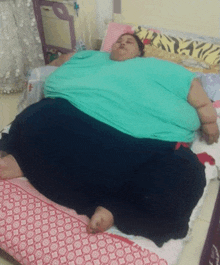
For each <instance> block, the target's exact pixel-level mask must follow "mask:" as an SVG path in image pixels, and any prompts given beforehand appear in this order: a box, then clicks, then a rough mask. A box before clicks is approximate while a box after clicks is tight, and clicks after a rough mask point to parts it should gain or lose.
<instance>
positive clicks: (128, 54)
mask: <svg viewBox="0 0 220 265" xmlns="http://www.w3.org/2000/svg"><path fill="white" fill-rule="evenodd" d="M140 53H141V52H140V51H139V47H138V44H137V42H136V40H135V38H134V37H132V36H131V35H123V36H121V37H119V39H118V40H117V41H116V42H115V43H114V44H113V45H112V52H111V57H110V58H111V59H112V60H114V61H125V60H128V59H132V58H134V57H137V56H140Z"/></svg>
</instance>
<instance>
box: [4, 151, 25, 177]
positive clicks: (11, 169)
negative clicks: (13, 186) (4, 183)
mask: <svg viewBox="0 0 220 265" xmlns="http://www.w3.org/2000/svg"><path fill="white" fill-rule="evenodd" d="M19 177H23V173H22V171H21V169H20V167H19V165H18V163H17V161H16V160H15V158H14V157H13V156H12V155H7V156H5V157H3V158H0V179H13V178H19Z"/></svg>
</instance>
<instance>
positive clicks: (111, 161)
mask: <svg viewBox="0 0 220 265" xmlns="http://www.w3.org/2000/svg"><path fill="white" fill-rule="evenodd" d="M146 122H147V121H146ZM175 146H176V142H166V141H159V140H152V139H142V138H135V137H132V136H130V135H127V134H125V133H122V132H120V131H118V130H116V129H114V128H112V127H111V126H109V125H106V124H104V123H102V122H100V121H98V120H96V119H94V118H92V117H90V116H89V115H87V114H85V113H83V112H82V111H80V110H78V109H77V108H75V107H74V106H72V104H70V103H69V102H68V101H67V100H65V99H59V98H58V99H43V100H41V101H40V102H38V103H36V104H33V105H31V106H29V107H28V108H27V109H25V110H24V111H23V112H22V113H20V114H19V115H18V116H17V117H16V119H15V120H14V121H13V123H12V125H11V128H10V131H9V134H8V135H4V137H3V138H2V140H1V141H0V150H3V151H6V152H7V153H9V154H12V155H13V156H14V157H15V159H16V160H17V162H18V164H19V165H20V167H21V170H22V171H23V173H24V176H25V177H27V178H28V180H29V181H30V182H31V183H32V185H33V186H35V188H36V189H37V190H38V191H39V192H41V193H42V194H44V195H45V196H46V197H48V198H49V199H51V200H53V201H55V202H57V203H59V204H61V205H64V206H67V207H70V208H73V209H74V210H75V211H77V213H78V214H85V215H87V216H88V217H89V218H91V216H92V215H93V213H94V211H95V209H96V207H97V206H103V207H105V208H106V209H108V210H110V211H111V212H112V214H113V216H114V222H115V225H116V226H117V228H118V229H119V230H121V231H122V232H124V233H127V234H132V235H139V236H144V237H146V238H149V239H151V240H153V241H154V242H155V243H156V244H157V245H158V246H162V245H163V243H164V242H166V241H168V240H169V239H178V238H183V237H185V236H186V234H187V231H188V222H189V218H190V215H191V213H192V210H193V208H194V207H195V206H196V204H197V202H198V200H199V199H200V197H201V196H202V194H203V190H204V187H205V184H206V181H205V167H204V166H203V165H202V164H201V163H200V162H199V160H198V158H197V156H196V155H195V154H194V153H193V152H192V151H191V150H190V149H189V148H185V147H183V146H182V147H180V148H179V149H178V150H175Z"/></svg>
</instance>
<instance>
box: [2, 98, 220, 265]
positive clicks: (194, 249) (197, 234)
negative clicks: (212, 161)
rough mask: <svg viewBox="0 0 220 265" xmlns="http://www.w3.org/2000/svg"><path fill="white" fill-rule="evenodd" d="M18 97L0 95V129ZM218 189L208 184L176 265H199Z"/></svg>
mask: <svg viewBox="0 0 220 265" xmlns="http://www.w3.org/2000/svg"><path fill="white" fill-rule="evenodd" d="M19 97H20V95H11V96H8V95H5V96H2V95H0V129H1V128H3V127H4V126H5V125H7V124H9V123H10V122H11V121H12V120H13V119H14V116H15V115H16V112H17V110H16V108H17V103H18V99H19ZM218 187H219V182H218V180H214V181H212V182H211V183H210V186H209V190H208V194H207V197H206V200H205V203H204V205H203V208H202V211H201V214H200V217H199V219H197V221H196V222H195V224H194V227H193V232H192V239H191V241H190V242H188V243H187V244H186V246H185V248H184V251H183V252H182V255H181V256H180V260H179V262H178V264H177V265H188V264H190V265H199V260H200V255H201V252H202V249H203V245H204V241H205V238H206V234H207V230H208V228H209V223H210V219H211V215H212V211H213V208H214V203H215V199H216V196H217V192H218ZM12 264H13V265H14V264H15V263H11V262H10V261H6V258H2V257H1V252H0V265H12ZM16 265H17V263H16Z"/></svg>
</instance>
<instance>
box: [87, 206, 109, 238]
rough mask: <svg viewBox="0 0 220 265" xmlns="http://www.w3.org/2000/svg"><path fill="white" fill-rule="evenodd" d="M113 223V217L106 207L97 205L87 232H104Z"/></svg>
mask: <svg viewBox="0 0 220 265" xmlns="http://www.w3.org/2000/svg"><path fill="white" fill-rule="evenodd" d="M113 224H114V217H113V215H112V213H111V212H110V211H109V210H107V209H106V208H104V207H102V206H99V207H97V208H96V210H95V213H94V214H93V216H92V218H91V220H90V222H89V224H88V226H87V232H88V233H89V234H90V233H91V234H95V233H98V232H104V231H106V230H108V229H109V228H110V227H112V226H113Z"/></svg>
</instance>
